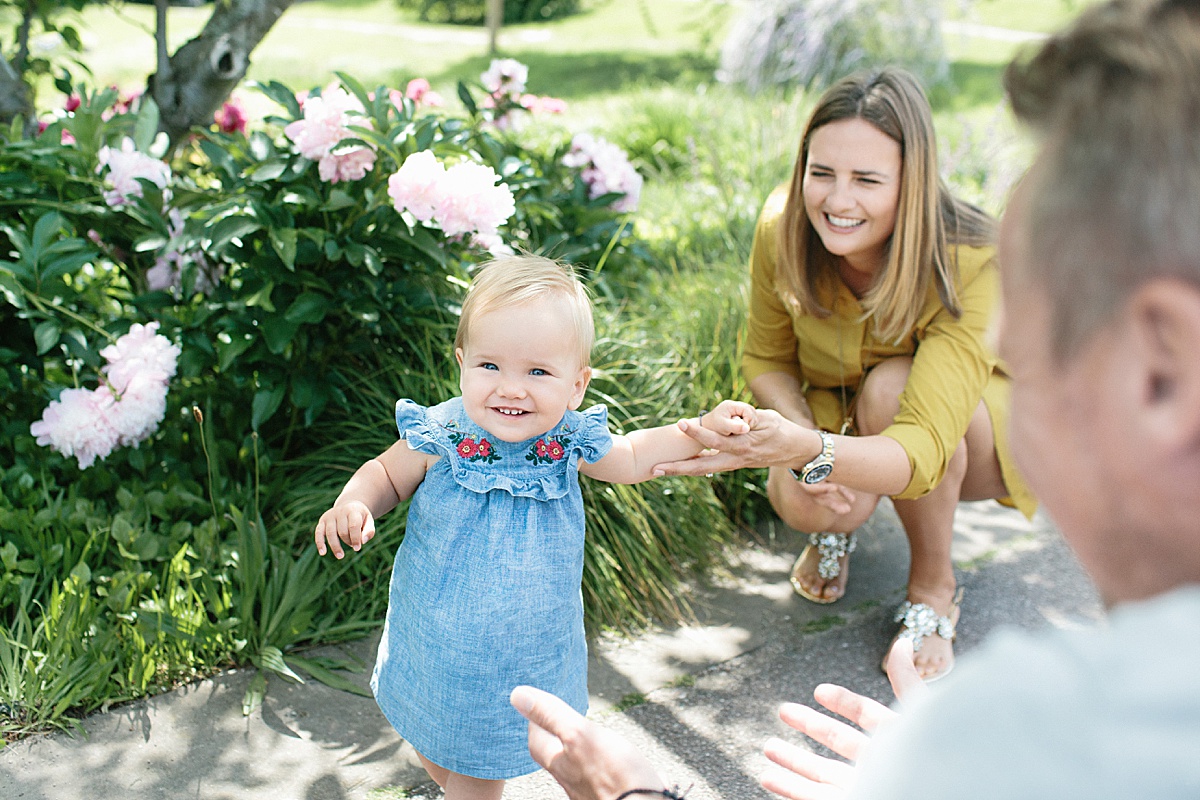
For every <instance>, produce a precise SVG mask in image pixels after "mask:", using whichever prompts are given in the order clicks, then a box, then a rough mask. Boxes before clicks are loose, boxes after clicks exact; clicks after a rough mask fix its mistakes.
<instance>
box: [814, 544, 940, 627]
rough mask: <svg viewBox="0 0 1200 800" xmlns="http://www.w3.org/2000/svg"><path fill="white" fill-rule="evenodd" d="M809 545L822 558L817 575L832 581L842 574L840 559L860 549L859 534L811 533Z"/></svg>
mask: <svg viewBox="0 0 1200 800" xmlns="http://www.w3.org/2000/svg"><path fill="white" fill-rule="evenodd" d="M808 543H809V544H811V545H812V546H813V547H815V548H817V553H819V554H820V556H821V560H820V562H819V563H818V564H817V574H818V575H820V576H821V577H822V578H824V579H825V580H831V579H833V578H836V577H837V576H838V575H841V574H842V565H841V563H840V561H839V559H840V558H842V556H848V555H850V554H851V553H853V552H854V548H856V547H858V534H855V533H810V534H809V535H808ZM931 610H932V609H931Z"/></svg>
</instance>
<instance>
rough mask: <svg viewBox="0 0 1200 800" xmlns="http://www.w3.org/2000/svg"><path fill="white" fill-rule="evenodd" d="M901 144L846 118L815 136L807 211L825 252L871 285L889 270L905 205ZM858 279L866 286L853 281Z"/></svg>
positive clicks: (808, 170) (806, 193) (810, 154)
mask: <svg viewBox="0 0 1200 800" xmlns="http://www.w3.org/2000/svg"><path fill="white" fill-rule="evenodd" d="M900 178H901V153H900V143H899V142H897V141H896V140H895V139H892V138H891V137H890V136H888V135H887V134H885V133H883V132H882V131H880V130H879V129H878V128H876V127H875V126H874V125H872V124H871V123H869V122H867V121H866V120H862V119H857V118H855V119H842V120H838V121H837V122H831V123H829V124H827V125H822V126H821V127H820V128H817V130H816V131H814V132H813V133H812V135H811V136H810V137H809V144H808V161H807V163H806V164H805V169H804V186H803V188H804V208H805V211H806V212H807V214H808V220H809V223H810V224H811V225H812V226H813V229H814V230H815V231H816V232H817V235H818V236H820V237H821V242H822V243H823V244H824V245H825V249H826V250H828V251H829V252H830V253H832V254H833V255H835V256H840V257H841V259H842V261H843V263H844V264H845V266H847V267H849V269H850V270H851V272H852V273H854V275H852V276H847V275H845V274H844V273H843V277H846V278H847V283H848V284H850V287H851V288H852V289H856V290H858V289H859V288H860V287H859V286H856V285H855V284H856V283H859V282H860V281H861V280H865V284H866V285H868V286H869V285H870V281H871V279H873V278H874V276H875V274H876V273H877V272H878V270H879V268H880V267H881V266H882V265H883V259H884V255H885V253H886V252H887V245H888V241H889V240H890V239H891V237H892V232H893V231H894V230H895V228H896V212H897V208H898V207H899V204H900ZM853 277H858V278H859V279H860V281H856V280H852V279H851V278H853Z"/></svg>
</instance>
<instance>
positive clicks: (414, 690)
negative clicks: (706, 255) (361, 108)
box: [316, 255, 750, 800]
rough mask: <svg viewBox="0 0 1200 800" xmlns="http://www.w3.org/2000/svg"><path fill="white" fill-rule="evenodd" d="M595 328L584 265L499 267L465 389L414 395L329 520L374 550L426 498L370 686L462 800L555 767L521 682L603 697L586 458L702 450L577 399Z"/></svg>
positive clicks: (458, 345)
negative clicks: (401, 515)
mask: <svg viewBox="0 0 1200 800" xmlns="http://www.w3.org/2000/svg"><path fill="white" fill-rule="evenodd" d="M594 335H595V334H594V330H593V324H592V312H591V306H590V303H589V301H588V297H587V293H586V291H585V289H584V288H583V286H582V285H581V284H580V283H579V281H578V280H577V279H576V278H575V276H574V274H573V273H572V272H571V271H570V269H569V268H566V267H564V266H562V265H561V264H558V263H556V262H554V261H551V260H549V259H545V258H541V257H537V256H529V255H518V256H511V257H506V258H502V259H499V260H496V261H493V262H491V263H489V264H487V265H485V266H484V267H483V268H482V269H480V271H479V273H478V275H477V276H476V278H475V280H474V281H473V282H472V285H471V288H470V290H469V291H468V293H467V297H466V300H465V301H464V303H463V307H462V316H461V319H460V322H459V327H458V334H457V336H456V338H455V349H454V354H455V357H456V358H457V360H458V363H459V366H460V368H461V378H460V388H461V390H462V396H461V397H458V398H455V399H453V400H449V401H447V402H445V403H441V404H440V405H436V406H433V407H430V408H425V407H422V406H419V405H417V404H416V403H413V402H412V401H410V400H401V401H399V402H398V403H397V404H396V424H397V427H398V429H399V433H400V439H399V441H397V442H396V443H395V444H394V445H392V446H391V447H390V448H388V449H387V450H386V451H385V452H384V453H383V454H381V455H380V456H378V457H377V458H373V459H371V460H370V461H368V462H367V463H366V464H364V465H363V466H362V467H360V468H359V470H358V471H357V472H356V473H355V474H354V476H353V477H352V478H351V479H350V481H349V482H348V483H347V484H346V487H345V488H344V489H343V490H342V493H341V495H340V496H339V497H338V499H337V501H336V502H335V503H334V506H333V508H331V509H329V510H328V511H326V512H325V513H324V514H322V515H321V519H320V521H319V522H318V523H317V527H316V544H317V550H318V552H319V553H320V554H321V555H324V554H325V553H326V551H327V550H331V551H332V552H333V554H334V556H336V557H337V558H342V556H343V555H344V552H343V549H342V546H341V543H343V542H345V543H347V544H349V545H350V547H351V548H352V549H354V550H358V549H359V548H360V547H361V546H362V544H363V543H365V542H367V541H369V540H370V539H371V537H372V536H373V535H374V533H375V525H374V518H375V517H377V516H379V515H380V514H383V513H385V512H387V511H389V510H390V509H392V508H393V507H395V506H396V505H397V504H398V503H400V502H401V501H402V500H404V499H406V498H408V497H410V496H411V497H412V503H411V505H410V506H409V510H408V520H407V525H406V533H405V536H404V541H403V543H402V544H401V545H400V548H399V550H398V552H397V553H396V561H395V566H394V569H393V572H392V580H391V589H390V595H389V602H388V613H387V621H386V624H385V625H384V629H383V638H382V640H381V642H380V644H379V655H378V659H377V661H376V664H375V672H374V675H373V676H372V679H371V687H372V689H373V691H374V692H375V697H376V700H377V702H378V703H379V707H380V709H382V711H383V713H384V715H385V716H386V717H387V718H388V721H389V722H391V723H392V725H393V726H395V728H396V730H397V731H398V732H399V733H400V735H401V736H402V737H404V738H405V739H406V740H407V741H408V742H409V743H410V744H412V746H413V747H414V748H415V749H416V750H417V754H418V756H419V757H420V759H421V763H422V764H423V765H424V767H425V769H426V770H427V771H428V772H429V774H430V776H431V777H432V778H433V779H434V780H435V781H436V782H437V783H438V784H439V785H440V786H441V787H442V788H443V789H444V790H445V793H446V797H447V798H451V800H458V798H467V797H470V798H488V799H489V800H495V798H499V797H500V795H501V792H502V791H503V788H504V779H506V778H512V777H516V776H518V775H523V774H526V773H529V772H533V771H534V770H536V769H537V768H538V767H537V764H536V763H535V762H534V761H533V759H532V758H531V757H530V755H529V751H528V748H527V743H526V738H527V726H526V722H525V720H524V719H523V718H522V717H521V716H520V715H519V714H518V713H517V712H516V711H514V710H513V708H512V706H510V705H509V702H508V696H509V693H510V691H511V690H512V689H513V687H515V686H517V685H520V684H529V685H532V686H536V687H538V688H540V689H544V690H546V691H548V692H551V693H553V694H555V695H558V696H559V697H561V698H562V699H563V700H565V701H566V702H567V703H569V704H570V705H571V706H573V707H574V708H575V709H576V710H578V711H580V712H581V713H583V712H584V711H586V709H587V699H588V695H587V647H586V644H585V641H584V629H583V602H582V597H581V593H580V582H581V580H582V575H583V535H584V512H583V502H582V497H581V494H580V490H579V481H578V478H577V472H582V473H583V474H585V475H588V476H590V477H592V478H596V479H598V480H602V481H608V482H614V483H637V482H639V481H644V480H646V479H648V478H650V477H651V469H652V468H653V467H654V466H655V465H656V464H659V463H662V462H666V461H675V460H679V459H685V458H689V457H691V456H694V455H696V454H697V453H699V452H700V446H699V445H698V444H696V443H695V441H693V440H692V439H691V438H689V437H688V436H687V435H685V434H684V433H683V432H682V431H681V430H679V429H678V428H677V427H676V426H674V425H671V426H664V427H660V428H653V429H648V430H639V431H634V432H632V433H630V434H628V435H625V436H615V435H612V434H610V433H609V431H608V428H607V410H606V408H605V407H604V406H602V405H596V406H592V407H591V408H589V409H587V410H586V411H584V412H582V413H580V412H578V411H576V409H578V408H579V405H580V403H581V402H582V401H583V396H584V393H585V391H586V390H587V386H588V381H589V379H590V378H591V368H590V367H589V365H588V364H589V357H590V351H591V346H592V341H593V338H594ZM718 411H719V412H720V413H718ZM718 411H714V412H711V413H709V414H708V415H707V417H708V418H709V419H708V425H709V427H711V428H714V429H715V430H718V431H719V432H721V433H724V434H731V433H744V432H746V431H748V430H749V426H748V425H747V421H746V419H745V416H747V415H748V414H749V413H750V412H749V411H748V410H747V409H746V407H745V406H743V405H741V404H737V410H736V411H734V410H733V409H732V404H728V405H723V406H722V407H719V409H718ZM700 424H702V425H703V424H704V420H703V419H701V420H700Z"/></svg>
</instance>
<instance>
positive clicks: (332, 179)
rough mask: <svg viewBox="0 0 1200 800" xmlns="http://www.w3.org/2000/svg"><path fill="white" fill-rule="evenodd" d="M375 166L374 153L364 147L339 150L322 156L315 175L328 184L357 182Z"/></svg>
mask: <svg viewBox="0 0 1200 800" xmlns="http://www.w3.org/2000/svg"><path fill="white" fill-rule="evenodd" d="M374 166H375V151H374V150H371V149H368V148H366V147H346V148H340V149H338V150H336V151H334V152H331V153H329V154H328V155H325V156H322V157H321V160H320V161H318V162H317V174H318V175H320V176H321V180H323V181H328V182H329V183H337V182H338V181H359V180H362V179H363V177H364V176H365V175H366V174H367V173H368V172H370V171H371V168H372V167H374Z"/></svg>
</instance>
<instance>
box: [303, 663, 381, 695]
mask: <svg viewBox="0 0 1200 800" xmlns="http://www.w3.org/2000/svg"><path fill="white" fill-rule="evenodd" d="M286 660H287V663H288V664H291V665H292V666H293V667H295V668H296V669H301V670H304V671H305V672H307V673H308V674H309V675H310V676H312V677H313V678H314V679H315V680H318V681H320V682H321V683H323V684H325V685H326V686H328V687H329V688H331V689H340V690H341V691H343V692H350V693H351V694H356V695H358V696H360V697H371V696H372V695H371V690H370V689H365V688H363V687H362V686H359V685H358V684H357V683H355V682H354V681H352V680H350V679H349V678H347V677H345V676H343V675H339V674H337V673H336V672H334V671H333V670H330V669H327V668H325V667H324V666H322V665H321V664H319V663H318V662H317V661H316V660H314V659H311V658H302V657H301V656H287V657H286Z"/></svg>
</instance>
